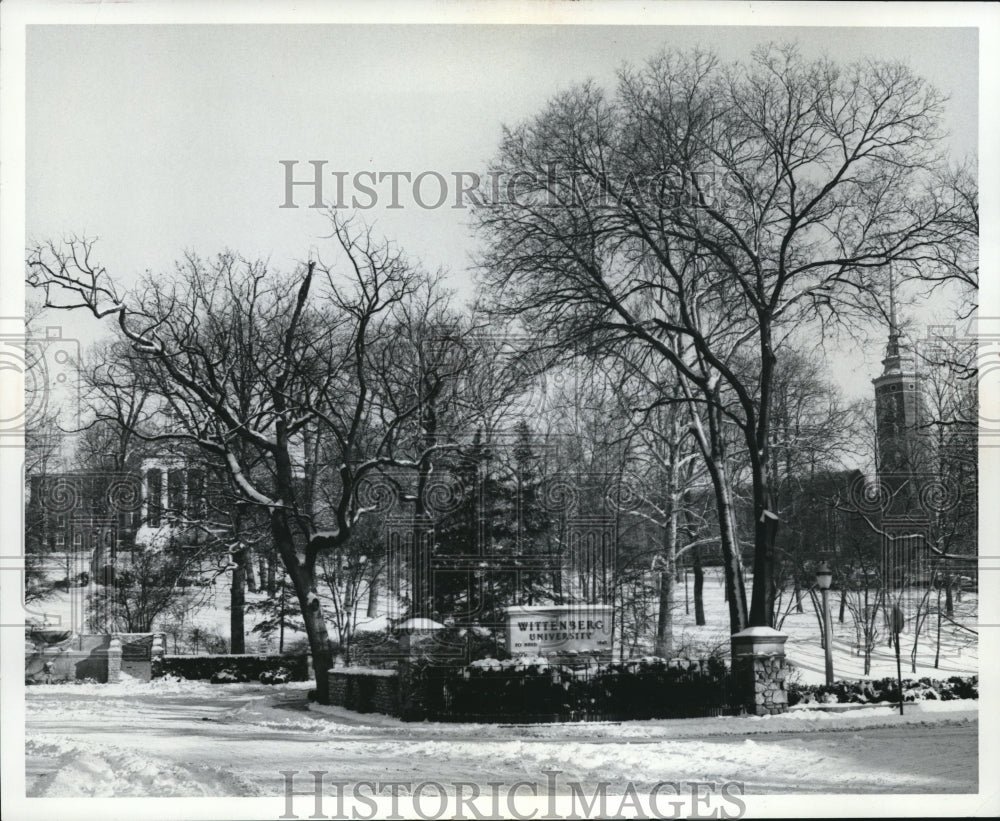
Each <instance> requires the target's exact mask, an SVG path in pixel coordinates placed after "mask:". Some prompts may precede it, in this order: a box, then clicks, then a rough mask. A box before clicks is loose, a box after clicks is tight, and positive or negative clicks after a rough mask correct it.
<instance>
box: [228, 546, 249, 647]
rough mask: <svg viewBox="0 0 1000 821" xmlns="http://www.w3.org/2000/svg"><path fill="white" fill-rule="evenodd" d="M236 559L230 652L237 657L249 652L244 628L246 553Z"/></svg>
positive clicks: (230, 626) (231, 594)
mask: <svg viewBox="0 0 1000 821" xmlns="http://www.w3.org/2000/svg"><path fill="white" fill-rule="evenodd" d="M234 559H235V564H236V567H234V568H233V581H232V585H231V586H230V588H229V652H230V653H232V654H233V655H237V654H243V653H245V652H246V651H247V649H246V637H245V633H244V627H243V606H244V604H245V603H246V596H245V594H244V591H245V586H246V579H247V571H246V551H244V550H241V551H240V552H239V553H238V554H237V555H236V556H235V557H234Z"/></svg>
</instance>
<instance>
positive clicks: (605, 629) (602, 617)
mask: <svg viewBox="0 0 1000 821" xmlns="http://www.w3.org/2000/svg"><path fill="white" fill-rule="evenodd" d="M611 626H612V608H611V606H610V605H605V604H568V605H538V606H535V607H508V608H507V649H508V650H509V651H510V653H511V655H514V656H517V655H521V654H525V653H527V654H532V655H540V656H548V655H560V654H572V653H587V654H589V653H595V652H596V653H598V654H604V655H610V654H611Z"/></svg>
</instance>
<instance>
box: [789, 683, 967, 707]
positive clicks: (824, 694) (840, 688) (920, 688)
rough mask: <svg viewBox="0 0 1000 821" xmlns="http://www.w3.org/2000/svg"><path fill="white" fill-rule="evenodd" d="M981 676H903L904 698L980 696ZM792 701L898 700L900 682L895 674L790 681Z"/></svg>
mask: <svg viewBox="0 0 1000 821" xmlns="http://www.w3.org/2000/svg"><path fill="white" fill-rule="evenodd" d="M978 684H979V678H978V676H968V677H964V678H963V677H959V676H952V677H951V678H949V679H948V680H947V681H939V680H936V679H930V678H922V679H919V680H917V681H914V680H912V679H903V701H937V700H940V701H950V700H952V699H959V698H979V686H978ZM787 687H788V704H789V706H790V707H791V706H794V705H796V704H816V703H820V704H880V703H885V702H888V703H891V704H895V703H897V702H898V701H899V684H898V682H897V681H896V679H894V678H883V679H879V680H877V681H870V680H867V679H865V680H861V681H835V682H834V683H833V684H831V685H825V684H799V683H797V682H790V683H789V684H788V685H787Z"/></svg>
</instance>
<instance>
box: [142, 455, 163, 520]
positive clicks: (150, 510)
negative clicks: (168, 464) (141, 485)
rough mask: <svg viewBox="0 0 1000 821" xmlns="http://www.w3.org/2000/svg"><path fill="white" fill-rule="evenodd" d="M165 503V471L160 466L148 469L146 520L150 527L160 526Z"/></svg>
mask: <svg viewBox="0 0 1000 821" xmlns="http://www.w3.org/2000/svg"><path fill="white" fill-rule="evenodd" d="M162 504H163V473H162V472H161V471H160V469H159V468H150V469H149V470H147V471H146V521H147V522H148V523H149V526H150V527H159V526H160V514H161V510H162Z"/></svg>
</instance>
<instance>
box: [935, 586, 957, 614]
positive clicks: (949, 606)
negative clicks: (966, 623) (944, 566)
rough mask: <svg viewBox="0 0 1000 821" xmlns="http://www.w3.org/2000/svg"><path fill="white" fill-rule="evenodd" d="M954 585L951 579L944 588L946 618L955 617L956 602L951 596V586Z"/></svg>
mask: <svg viewBox="0 0 1000 821" xmlns="http://www.w3.org/2000/svg"><path fill="white" fill-rule="evenodd" d="M952 584H953V582H952V579H951V578H950V577H949V578H948V579H947V580H946V582H945V586H944V613H945V615H946V616H954V615H955V602H954V600H953V599H952V596H951V586H952ZM939 598H940V597H939Z"/></svg>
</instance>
